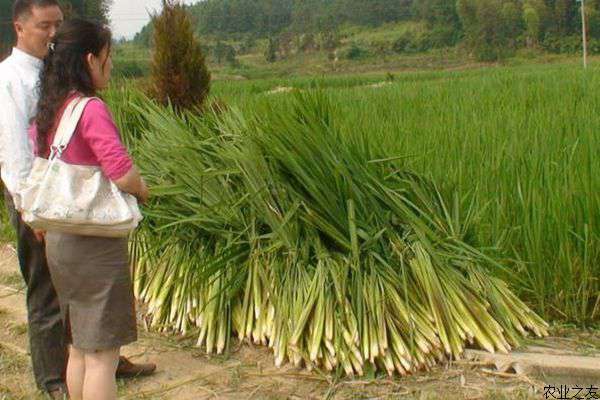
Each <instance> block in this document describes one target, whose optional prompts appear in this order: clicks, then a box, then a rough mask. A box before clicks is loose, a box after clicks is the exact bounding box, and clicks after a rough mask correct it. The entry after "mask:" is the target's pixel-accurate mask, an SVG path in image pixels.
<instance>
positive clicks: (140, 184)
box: [113, 166, 149, 204]
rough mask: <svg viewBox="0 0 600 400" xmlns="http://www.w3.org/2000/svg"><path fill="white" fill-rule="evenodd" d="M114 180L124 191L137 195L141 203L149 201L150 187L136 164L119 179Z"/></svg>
mask: <svg viewBox="0 0 600 400" xmlns="http://www.w3.org/2000/svg"><path fill="white" fill-rule="evenodd" d="M113 182H114V183H115V185H117V187H118V188H119V189H121V190H122V191H124V192H126V193H129V194H131V195H133V196H135V197H137V199H138V200H139V202H140V203H142V204H143V203H145V202H146V201H148V195H149V192H148V187H147V186H146V182H144V179H143V178H142V176H141V175H140V172H139V171H138V169H137V168H136V167H135V166H133V167H131V169H130V170H129V171H128V172H127V173H126V174H125V175H123V176H122V177H121V178H119V179H115V180H114V181H113Z"/></svg>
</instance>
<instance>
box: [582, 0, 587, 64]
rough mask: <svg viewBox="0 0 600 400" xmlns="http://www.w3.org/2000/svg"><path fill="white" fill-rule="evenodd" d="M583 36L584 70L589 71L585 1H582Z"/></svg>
mask: <svg viewBox="0 0 600 400" xmlns="http://www.w3.org/2000/svg"><path fill="white" fill-rule="evenodd" d="M581 36H582V39H583V68H584V69H587V24H586V21H585V0H581Z"/></svg>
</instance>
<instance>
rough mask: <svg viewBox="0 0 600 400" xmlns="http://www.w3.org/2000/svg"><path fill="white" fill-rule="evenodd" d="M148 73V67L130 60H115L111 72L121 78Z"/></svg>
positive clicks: (137, 76)
mask: <svg viewBox="0 0 600 400" xmlns="http://www.w3.org/2000/svg"><path fill="white" fill-rule="evenodd" d="M147 73H148V67H147V66H146V65H142V64H141V62H138V61H132V60H123V61H120V60H115V62H114V66H113V74H114V75H115V76H118V77H123V78H142V77H144V76H146V75H147Z"/></svg>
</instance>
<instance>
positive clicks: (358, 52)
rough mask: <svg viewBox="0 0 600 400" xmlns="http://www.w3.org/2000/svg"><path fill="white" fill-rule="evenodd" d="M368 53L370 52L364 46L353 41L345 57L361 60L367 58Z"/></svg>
mask: <svg viewBox="0 0 600 400" xmlns="http://www.w3.org/2000/svg"><path fill="white" fill-rule="evenodd" d="M368 55H369V52H368V51H367V50H366V49H364V48H363V47H360V46H359V45H358V44H356V43H352V44H351V45H350V48H349V49H348V50H346V53H345V54H344V58H346V59H348V60H360V59H361V58H365V57H367V56H368Z"/></svg>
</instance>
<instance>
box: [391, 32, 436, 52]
mask: <svg viewBox="0 0 600 400" xmlns="http://www.w3.org/2000/svg"><path fill="white" fill-rule="evenodd" d="M431 48H432V42H431V38H430V36H429V33H428V32H414V31H406V32H404V33H403V34H402V35H400V37H399V38H398V39H396V41H395V42H394V43H393V44H392V50H393V51H394V52H396V53H399V54H402V53H419V52H422V51H426V50H429V49H431Z"/></svg>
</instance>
